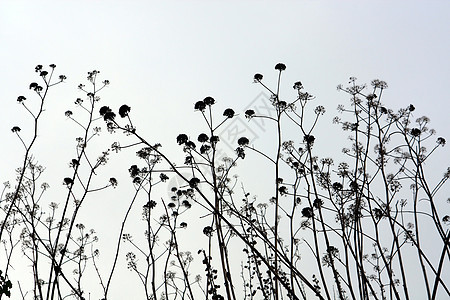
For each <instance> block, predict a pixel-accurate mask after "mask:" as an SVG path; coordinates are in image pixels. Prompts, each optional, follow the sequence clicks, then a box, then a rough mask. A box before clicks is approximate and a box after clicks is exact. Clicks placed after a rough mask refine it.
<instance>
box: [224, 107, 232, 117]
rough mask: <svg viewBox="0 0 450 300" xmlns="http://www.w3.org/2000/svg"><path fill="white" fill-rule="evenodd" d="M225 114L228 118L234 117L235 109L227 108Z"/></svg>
mask: <svg viewBox="0 0 450 300" xmlns="http://www.w3.org/2000/svg"><path fill="white" fill-rule="evenodd" d="M223 116H224V117H227V118H232V117H234V110H232V109H231V108H227V109H225V111H224V112H223Z"/></svg>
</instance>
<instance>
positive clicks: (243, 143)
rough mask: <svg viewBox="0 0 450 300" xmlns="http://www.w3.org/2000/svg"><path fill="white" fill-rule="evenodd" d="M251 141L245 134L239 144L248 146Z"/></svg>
mask: <svg viewBox="0 0 450 300" xmlns="http://www.w3.org/2000/svg"><path fill="white" fill-rule="evenodd" d="M249 143H250V141H249V140H248V138H246V137H245V136H244V137H241V138H239V139H238V145H239V146H242V147H244V146H247V145H248V144H249Z"/></svg>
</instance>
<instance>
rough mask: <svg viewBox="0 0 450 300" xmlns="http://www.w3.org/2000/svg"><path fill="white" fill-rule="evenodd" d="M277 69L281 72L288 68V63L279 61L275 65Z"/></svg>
mask: <svg viewBox="0 0 450 300" xmlns="http://www.w3.org/2000/svg"><path fill="white" fill-rule="evenodd" d="M275 70H278V71H280V72H281V71H284V70H286V65H285V64H283V63H278V64H276V65H275Z"/></svg>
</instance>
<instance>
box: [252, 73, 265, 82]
mask: <svg viewBox="0 0 450 300" xmlns="http://www.w3.org/2000/svg"><path fill="white" fill-rule="evenodd" d="M262 79H263V76H262V75H261V74H259V73H256V74H255V75H254V76H253V80H254V82H259V81H261V80H262Z"/></svg>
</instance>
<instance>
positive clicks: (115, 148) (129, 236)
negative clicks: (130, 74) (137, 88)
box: [0, 63, 450, 300]
mask: <svg viewBox="0 0 450 300" xmlns="http://www.w3.org/2000/svg"><path fill="white" fill-rule="evenodd" d="M55 67H56V66H55V65H50V66H49V69H48V71H47V70H45V68H44V67H43V66H41V65H38V66H37V67H36V68H35V71H36V73H37V75H38V77H39V79H40V80H39V82H40V83H36V82H33V83H31V84H30V85H29V88H30V89H31V91H33V93H34V94H35V95H34V97H33V99H26V98H25V97H24V96H19V97H18V98H17V101H18V103H19V104H20V105H21V106H22V107H23V108H24V109H25V110H26V111H27V112H28V113H29V115H30V116H31V118H32V120H33V122H34V127H33V128H31V130H32V133H33V134H32V136H31V138H24V137H23V136H22V135H21V128H20V127H19V126H14V127H12V133H13V134H15V135H16V136H17V137H18V140H19V142H20V143H21V144H23V147H24V158H23V162H22V165H21V167H20V168H18V169H17V170H16V171H17V177H16V180H15V183H14V184H10V183H9V182H6V183H5V184H4V189H3V192H2V195H1V205H0V206H1V210H0V213H1V216H0V220H1V227H0V237H1V241H2V246H3V248H4V249H3V250H4V251H3V254H2V255H1V256H0V264H1V265H0V270H1V271H0V299H1V298H5V297H10V298H13V299H116V297H115V296H114V291H113V290H114V288H121V289H128V288H129V287H127V286H123V285H124V284H123V281H122V278H123V277H124V276H127V277H130V276H131V277H132V278H134V279H135V281H136V286H140V287H141V288H140V289H138V290H133V291H132V294H133V296H132V297H133V298H134V299H138V298H139V299H212V300H216V299H228V300H230V299H233V300H234V299H277V300H278V299H415V296H416V295H417V294H421V295H424V297H427V299H443V298H446V297H449V296H450V292H449V287H448V284H449V281H448V278H449V271H448V268H447V267H448V263H449V259H450V251H449V237H450V233H449V228H448V226H449V222H450V217H449V216H448V215H445V211H446V210H448V208H447V207H446V206H447V205H448V202H449V201H448V200H445V199H444V200H443V197H445V195H443V194H444V193H445V190H444V188H443V187H445V183H446V182H447V180H448V178H449V176H450V168H447V169H443V170H442V171H441V170H439V172H444V174H443V175H442V176H441V177H440V178H439V179H438V180H436V176H433V177H431V179H430V178H429V177H428V174H429V173H434V174H435V173H436V172H437V171H436V170H428V169H427V162H428V161H429V160H431V159H433V155H432V154H433V153H435V152H436V151H439V150H440V148H442V147H443V146H444V145H445V139H444V138H443V137H438V138H437V139H436V138H435V137H434V136H435V132H434V130H432V129H429V123H430V120H429V119H428V118H427V117H419V118H417V117H414V114H415V107H414V106H413V105H409V106H408V107H406V108H403V109H400V110H398V111H393V110H392V109H389V108H388V107H386V106H385V105H384V104H383V102H382V98H383V97H384V93H385V90H386V88H387V84H386V83H385V82H383V81H381V80H373V81H372V83H371V85H370V86H366V85H360V84H358V83H357V80H356V78H353V77H352V78H350V81H349V83H348V86H342V85H339V86H338V90H339V91H341V92H344V93H346V94H347V95H348V97H349V98H350V104H349V105H347V106H344V105H339V106H338V114H339V116H337V117H335V118H334V119H333V123H335V127H341V128H342V130H343V131H344V132H346V133H347V134H348V136H349V139H348V146H347V147H346V148H344V149H333V148H332V145H330V148H331V151H332V153H333V155H334V154H335V158H334V159H333V158H331V157H320V156H319V154H318V153H319V151H317V149H316V148H315V147H317V144H318V143H319V141H320V140H321V139H327V138H328V137H325V136H320V134H319V135H317V134H316V127H317V124H318V123H319V122H321V121H322V118H324V116H323V115H324V114H325V108H324V107H323V106H321V105H319V106H315V107H313V105H314V104H313V103H314V102H313V101H312V100H313V99H314V97H313V96H312V95H311V94H309V93H308V92H307V91H305V89H304V87H303V85H302V83H301V82H300V81H299V82H295V83H294V84H293V90H294V92H293V93H292V99H291V100H288V99H285V98H284V97H283V98H282V97H280V90H281V87H282V74H283V72H285V70H286V66H285V65H284V64H282V63H279V64H277V65H276V66H275V71H276V72H277V74H278V80H277V82H276V83H275V84H274V87H271V85H270V84H267V83H266V82H264V80H263V75H262V74H255V75H254V78H253V79H254V83H255V84H258V85H260V87H261V89H262V90H264V91H265V92H266V93H269V95H270V105H271V106H272V108H273V112H274V114H271V115H264V114H261V113H260V112H259V111H258V109H256V108H255V109H251V108H250V109H248V110H246V111H245V112H242V113H236V112H235V111H234V110H233V109H232V108H227V109H225V110H224V111H223V113H222V114H219V113H218V112H217V111H215V104H216V101H215V99H214V98H212V97H206V98H204V99H203V100H201V101H197V102H195V104H194V107H193V110H194V111H195V113H196V114H197V115H198V116H199V117H200V118H201V119H202V120H203V121H204V130H203V131H202V132H186V131H188V130H189V129H187V128H184V129H183V130H186V131H184V132H181V133H180V134H179V135H178V136H176V137H174V140H176V142H177V144H178V145H179V147H180V150H181V151H180V153H181V155H180V156H179V157H175V158H174V157H170V156H169V155H168V154H167V153H168V152H167V150H165V149H164V147H163V146H162V145H161V144H159V142H158V141H157V140H152V139H150V138H148V136H154V134H153V133H151V134H150V133H149V132H141V130H139V128H138V126H136V124H139V120H134V119H133V105H132V103H128V104H124V105H122V106H120V108H119V109H118V110H114V109H112V108H110V107H109V106H108V105H105V103H103V102H104V101H105V100H102V99H101V98H100V94H101V91H102V90H103V89H104V88H106V87H107V86H108V85H109V84H110V82H109V81H108V80H101V79H100V72H99V71H96V70H94V71H92V72H88V76H87V83H86V84H80V85H79V86H78V89H79V91H81V92H82V93H83V94H84V96H83V97H81V98H77V99H76V101H75V105H76V106H77V107H78V108H79V109H77V113H73V112H72V111H71V110H67V111H66V112H65V115H66V117H67V118H68V119H70V120H71V121H73V122H74V124H75V125H76V126H77V127H78V128H79V130H80V135H79V136H78V137H74V138H76V145H75V146H76V147H75V149H76V151H75V153H74V154H73V158H72V159H71V160H70V161H69V162H62V163H68V165H69V166H70V173H68V174H67V177H65V178H54V179H53V182H51V185H52V186H53V185H58V184H60V185H63V186H64V187H65V192H64V195H59V196H58V198H57V199H53V198H52V197H49V196H47V195H48V190H49V188H50V185H49V184H48V183H46V182H44V181H43V180H42V179H41V176H42V174H43V173H44V171H45V168H44V167H43V166H41V165H39V163H38V160H39V157H37V155H36V154H35V153H34V146H35V142H36V140H37V139H39V136H40V132H41V127H40V124H41V122H42V118H43V117H44V116H43V114H42V113H43V111H44V110H45V107H46V105H48V103H47V98H48V95H49V93H50V92H51V90H52V89H53V88H55V86H57V85H59V84H60V83H61V82H64V81H65V80H66V76H64V75H60V76H59V77H56V76H55V75H54V71H55ZM285 94H289V93H288V92H284V93H283V95H285ZM31 101H33V103H34V104H33V105H28V103H29V102H31ZM314 101H316V100H314ZM36 102H38V105H36ZM129 105H130V106H129ZM241 116H242V118H243V119H244V120H245V121H247V122H248V125H249V126H250V127H251V126H252V123H254V122H257V121H258V120H264V121H265V124H266V126H271V127H272V128H273V129H274V131H275V133H276V134H275V136H273V137H272V136H268V138H270V139H273V140H272V141H271V144H272V145H274V149H271V150H268V149H264V148H259V146H258V145H254V144H253V143H252V142H251V140H250V138H249V137H247V136H245V135H243V136H240V137H239V138H237V139H236V144H235V145H233V147H234V149H235V151H234V152H233V153H232V155H230V156H224V155H223V153H224V152H223V151H221V148H222V147H224V145H223V144H224V142H223V141H222V140H221V136H220V132H221V130H222V129H223V128H224V126H227V124H229V123H230V122H231V121H232V119H234V118H239V117H241ZM244 116H245V118H244ZM102 128H106V130H107V131H108V132H109V133H110V134H112V135H113V136H114V137H115V139H116V140H117V142H114V143H113V144H112V145H110V146H105V149H104V150H98V152H96V151H97V150H96V148H95V147H92V148H91V147H89V145H91V144H92V141H93V140H100V139H101V135H102ZM336 129H337V128H336ZM27 131H30V129H27ZM341 150H342V151H341ZM117 152H121V155H123V154H124V153H125V154H127V153H129V154H130V156H129V157H130V162H132V161H134V157H135V155H137V158H138V159H139V163H136V164H134V163H130V166H129V168H128V170H123V171H124V172H127V173H128V174H129V176H130V182H129V183H125V182H121V185H122V184H123V185H129V186H130V187H132V188H133V194H132V195H131V196H130V198H129V199H127V200H126V201H125V202H126V203H129V205H128V207H127V209H126V210H125V211H123V212H121V214H122V216H123V217H122V219H121V220H118V221H117V222H118V223H120V224H119V225H118V228H120V229H119V231H118V232H115V233H114V234H115V235H116V236H117V239H116V240H108V241H102V242H101V243H100V242H99V238H100V239H101V236H100V237H97V234H96V232H95V231H94V230H93V229H87V227H86V225H84V224H83V223H82V222H81V221H80V219H82V210H81V208H82V207H84V205H85V202H86V201H87V200H86V199H89V198H90V197H94V196H95V195H98V194H101V193H103V192H105V191H104V190H105V189H111V188H116V187H117V186H118V180H117V179H116V178H114V177H109V176H108V174H105V173H104V172H103V171H102V169H103V168H102V167H103V166H104V165H105V164H107V163H109V160H110V159H111V161H114V155H115V153H117ZM322 152H323V151H321V152H320V153H322ZM249 156H252V159H254V160H256V161H258V160H260V162H261V163H260V165H259V166H260V168H262V169H259V168H258V169H255V170H252V173H253V174H257V175H256V177H257V178H255V175H254V176H253V177H245V176H240V177H237V175H243V174H247V172H244V173H242V174H241V172H243V171H242V170H243V169H241V168H240V167H244V168H246V166H248V168H254V166H253V165H247V161H248V160H246V158H248V157H249ZM338 159H339V160H340V161H338ZM258 177H265V178H266V179H267V182H271V184H270V189H271V192H270V194H265V195H262V196H261V195H259V196H256V194H257V192H258V193H259V191H251V190H247V188H246V186H248V185H247V184H246V183H250V182H254V181H255V180H256V181H258V180H262V179H261V178H258ZM47 178H48V177H47ZM172 178H175V179H177V180H176V182H178V184H177V185H176V186H168V184H169V183H170V182H173V181H171V180H170V179H172ZM167 189H169V190H170V195H166V193H164V192H165V191H167ZM123 197H124V195H123V194H120V198H123ZM121 201H124V200H123V199H122V200H121ZM136 215H139V221H136V218H135V216H136ZM132 220H133V221H132ZM96 221H97V222H101V220H100V219H99V220H92V221H91V222H90V224H89V225H88V226H89V227H91V226H95V222H96ZM132 222H133V226H130V224H131V223H132ZM138 227H139V228H140V229H139V230H138V232H136V231H135V230H136V228H138ZM100 246H101V247H100ZM102 247H103V248H102ZM111 249H112V250H111ZM102 251H110V252H111V253H112V255H111V256H110V257H108V258H107V259H102V258H100V253H102ZM24 259H25V260H26V264H25V265H26V266H27V267H28V268H29V269H28V270H27V271H26V272H22V273H20V269H16V268H18V267H17V264H18V263H19V261H21V260H22V261H23V260H24ZM127 269H128V270H127ZM124 274H125V275H124ZM129 274H131V275H129ZM19 276H20V277H19ZM26 276H28V278H26ZM130 293H131V291H130ZM130 295H131V294H130ZM137 297H138V298H137Z"/></svg>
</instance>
